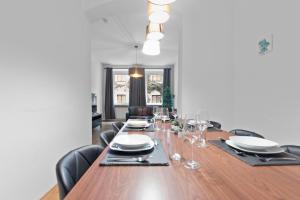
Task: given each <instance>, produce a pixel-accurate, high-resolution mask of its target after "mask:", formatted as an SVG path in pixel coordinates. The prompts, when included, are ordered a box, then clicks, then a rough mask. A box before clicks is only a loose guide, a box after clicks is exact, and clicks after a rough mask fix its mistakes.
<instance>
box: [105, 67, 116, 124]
mask: <svg viewBox="0 0 300 200" xmlns="http://www.w3.org/2000/svg"><path fill="white" fill-rule="evenodd" d="M104 113H105V119H115V118H116V114H115V107H114V88H113V73H112V68H107V69H106V81H105V108H104Z"/></svg>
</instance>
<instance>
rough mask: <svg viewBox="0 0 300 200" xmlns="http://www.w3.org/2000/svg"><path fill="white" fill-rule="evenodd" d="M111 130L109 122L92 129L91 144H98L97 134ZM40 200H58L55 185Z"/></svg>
mask: <svg viewBox="0 0 300 200" xmlns="http://www.w3.org/2000/svg"><path fill="white" fill-rule="evenodd" d="M109 129H111V122H103V123H102V127H101V128H100V127H96V128H94V129H93V137H92V143H93V144H100V139H99V134H100V132H102V131H105V130H109ZM41 200H59V193H58V187H57V185H55V186H54V187H53V188H51V190H50V191H49V192H47V193H46V194H45V195H44V196H43V197H42V198H41Z"/></svg>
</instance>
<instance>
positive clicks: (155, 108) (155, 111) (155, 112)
mask: <svg viewBox="0 0 300 200" xmlns="http://www.w3.org/2000/svg"><path fill="white" fill-rule="evenodd" d="M153 115H154V118H153V119H154V126H155V130H156V131H159V130H160V129H159V127H158V124H157V119H158V116H159V115H160V109H159V107H158V106H154V107H153Z"/></svg>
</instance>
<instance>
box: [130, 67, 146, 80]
mask: <svg viewBox="0 0 300 200" xmlns="http://www.w3.org/2000/svg"><path fill="white" fill-rule="evenodd" d="M128 72H129V76H131V77H133V78H141V77H143V69H142V68H140V67H139V66H138V65H133V66H132V67H131V68H129V70H128Z"/></svg>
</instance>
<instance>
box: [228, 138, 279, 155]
mask: <svg viewBox="0 0 300 200" xmlns="http://www.w3.org/2000/svg"><path fill="white" fill-rule="evenodd" d="M226 144H227V145H229V146H231V147H233V148H235V149H239V150H241V151H244V152H248V153H255V154H278V153H283V152H284V149H282V148H280V147H272V148H268V149H265V150H250V149H244V148H242V147H239V146H237V145H235V144H234V143H233V142H232V141H231V140H226Z"/></svg>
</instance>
